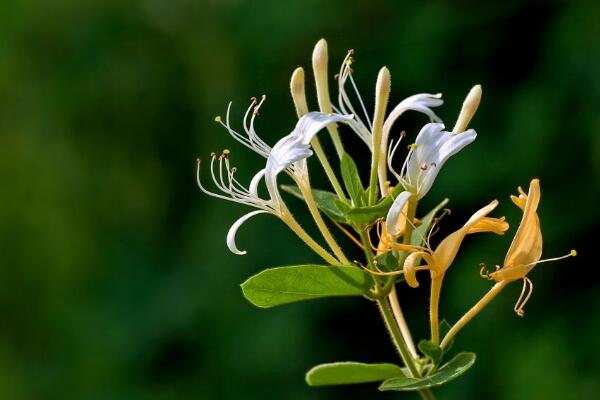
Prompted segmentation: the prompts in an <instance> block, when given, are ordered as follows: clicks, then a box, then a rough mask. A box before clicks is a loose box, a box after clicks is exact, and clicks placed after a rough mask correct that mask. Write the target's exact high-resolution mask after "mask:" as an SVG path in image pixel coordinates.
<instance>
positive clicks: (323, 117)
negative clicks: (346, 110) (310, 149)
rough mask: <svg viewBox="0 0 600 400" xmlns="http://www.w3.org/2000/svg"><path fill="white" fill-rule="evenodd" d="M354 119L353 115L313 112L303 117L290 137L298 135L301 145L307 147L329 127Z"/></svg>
mask: <svg viewBox="0 0 600 400" xmlns="http://www.w3.org/2000/svg"><path fill="white" fill-rule="evenodd" d="M353 118H354V116H353V115H352V114H349V115H342V114H327V113H322V112H317V111H312V112H309V113H307V114H305V115H303V116H302V118H300V119H299V120H298V123H297V124H296V127H295V128H294V130H293V132H292V133H291V134H290V135H296V136H297V137H298V138H300V143H302V144H305V145H307V144H309V143H310V141H311V140H312V138H313V137H314V136H315V135H316V134H317V133H318V132H319V131H320V130H321V129H323V128H325V127H326V126H327V125H329V124H332V123H335V122H342V121H350V120H352V119H353Z"/></svg>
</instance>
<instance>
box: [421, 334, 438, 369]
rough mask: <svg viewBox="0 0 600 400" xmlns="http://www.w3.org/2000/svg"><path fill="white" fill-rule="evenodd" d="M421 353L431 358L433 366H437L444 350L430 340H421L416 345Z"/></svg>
mask: <svg viewBox="0 0 600 400" xmlns="http://www.w3.org/2000/svg"><path fill="white" fill-rule="evenodd" d="M417 347H418V348H419V350H420V351H421V353H423V354H424V355H426V356H427V357H429V358H431V361H432V362H433V365H439V364H440V362H441V361H442V356H443V355H444V350H442V348H441V347H440V346H438V345H437V344H435V343H433V342H432V341H431V340H421V341H420V342H419V344H418V345H417Z"/></svg>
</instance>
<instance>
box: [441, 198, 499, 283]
mask: <svg viewBox="0 0 600 400" xmlns="http://www.w3.org/2000/svg"><path fill="white" fill-rule="evenodd" d="M497 206H498V200H494V201H492V202H491V203H490V204H488V205H487V206H485V207H482V208H481V209H479V210H478V211H477V212H476V213H475V214H473V216H472V217H471V218H469V220H468V221H467V223H465V224H464V225H463V226H462V228H460V229H458V230H457V231H454V232H453V233H451V234H450V235H448V236H446V238H444V240H442V241H441V242H440V244H439V245H438V246H437V248H436V249H435V252H434V254H433V256H434V258H435V267H436V269H438V272H439V273H440V274H443V273H444V272H445V271H446V270H447V269H448V268H449V267H450V265H451V264H452V262H453V261H454V258H455V257H456V254H457V253H458V249H459V248H460V245H461V244H462V242H463V240H464V238H465V236H466V235H467V234H468V233H469V230H470V229H471V228H472V227H473V226H475V225H476V224H477V223H478V222H479V221H480V220H482V219H483V218H485V217H486V216H487V215H488V214H489V213H490V212H492V210H493V209H494V208H496V207H497ZM432 268H433V266H432Z"/></svg>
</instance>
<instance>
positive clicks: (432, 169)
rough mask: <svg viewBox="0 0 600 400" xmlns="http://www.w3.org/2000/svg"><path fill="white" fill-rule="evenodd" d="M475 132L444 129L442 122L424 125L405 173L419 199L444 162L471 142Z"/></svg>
mask: <svg viewBox="0 0 600 400" xmlns="http://www.w3.org/2000/svg"><path fill="white" fill-rule="evenodd" d="M476 137H477V133H476V132H475V131H474V130H473V129H469V130H468V131H465V132H462V133H451V132H447V131H444V125H443V124H437V123H430V124H427V125H425V126H424V127H423V128H422V129H421V131H420V132H419V134H418V135H417V139H416V141H415V144H416V145H417V147H416V149H415V150H414V152H413V153H412V155H411V158H410V160H409V162H408V168H407V175H408V179H409V181H410V182H411V184H413V185H415V184H416V185H417V190H418V194H419V199H420V198H422V197H423V196H425V194H427V192H428V191H429V189H431V186H432V185H433V181H434V180H435V178H436V177H437V174H438V173H439V171H440V169H441V168H442V166H443V165H444V163H445V162H446V161H447V160H448V159H449V158H450V157H451V156H453V155H454V154H456V153H458V152H459V151H460V150H462V149H463V148H464V147H465V146H466V145H468V144H469V143H471V142H473V141H474V140H475V138H476Z"/></svg>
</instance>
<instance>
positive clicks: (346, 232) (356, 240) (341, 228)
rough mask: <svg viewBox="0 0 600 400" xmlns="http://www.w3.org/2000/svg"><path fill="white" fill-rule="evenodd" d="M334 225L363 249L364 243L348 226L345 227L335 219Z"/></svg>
mask: <svg viewBox="0 0 600 400" xmlns="http://www.w3.org/2000/svg"><path fill="white" fill-rule="evenodd" d="M333 223H334V225H335V226H337V227H338V228H339V229H340V230H341V231H342V232H343V233H344V234H345V235H346V236H348V238H349V239H350V240H351V241H352V243H354V244H355V245H357V246H358V247H359V248H360V249H361V250H363V245H362V243H361V242H360V241H359V240H358V239H357V238H355V237H354V235H353V234H351V233H350V232H349V231H348V230H347V229H346V228H344V227H343V226H342V225H341V224H339V223H337V222H335V221H333Z"/></svg>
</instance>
